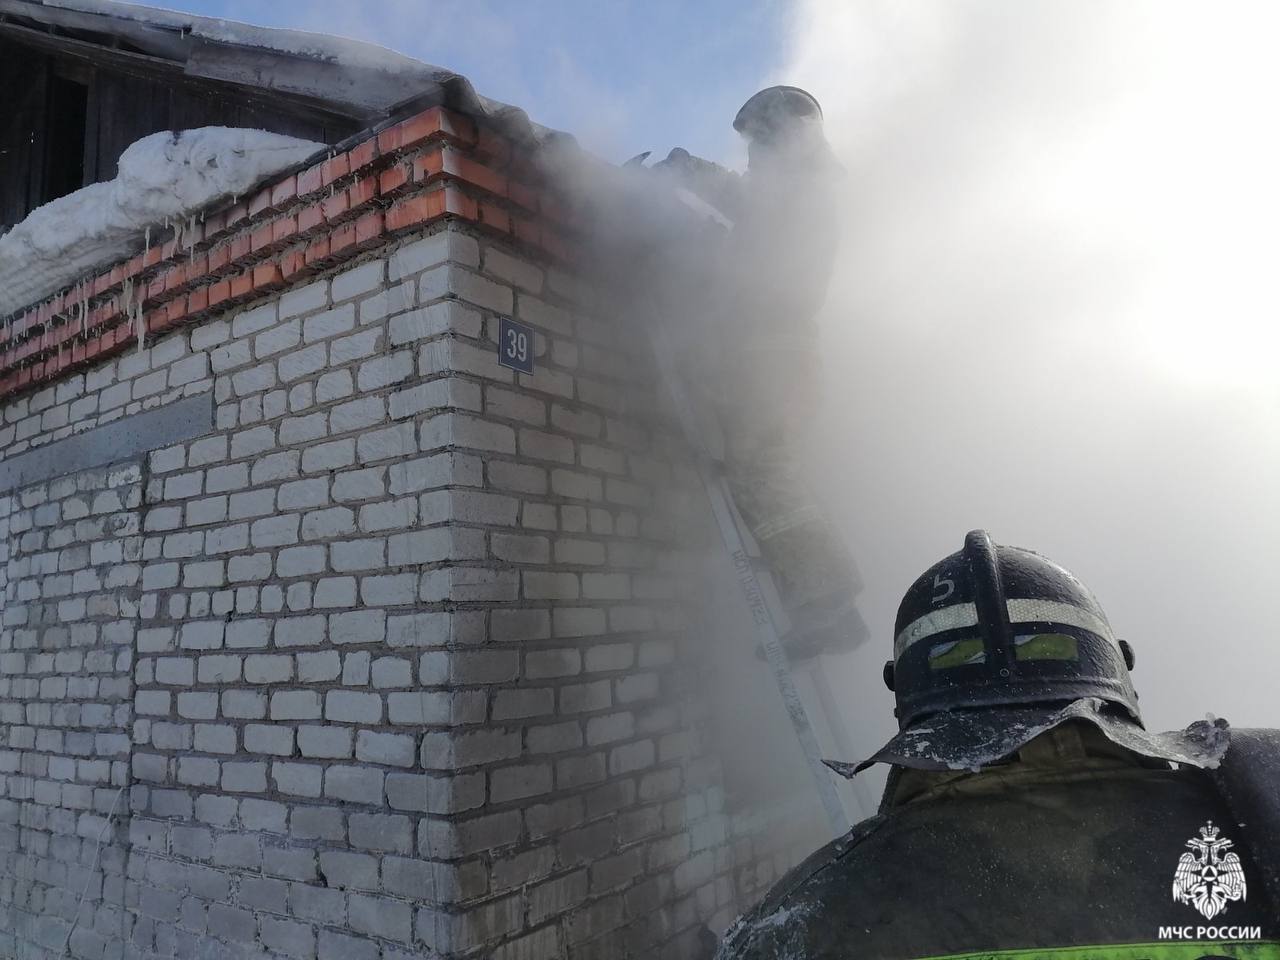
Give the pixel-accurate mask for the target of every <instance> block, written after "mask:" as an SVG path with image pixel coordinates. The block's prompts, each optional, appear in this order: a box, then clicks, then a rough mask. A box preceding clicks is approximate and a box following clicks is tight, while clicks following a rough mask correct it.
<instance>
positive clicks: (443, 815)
mask: <svg viewBox="0 0 1280 960" xmlns="http://www.w3.org/2000/svg"><path fill="white" fill-rule="evenodd" d="M604 306H605V308H606V309H603V310H602V309H601V305H600V304H598V303H595V302H593V301H592V298H591V295H590V293H589V292H587V291H585V288H584V287H583V286H582V285H581V284H580V282H579V278H576V277H574V276H572V275H569V274H567V273H564V272H563V271H560V270H555V269H548V268H545V267H544V265H542V264H541V263H539V262H536V261H534V260H531V259H527V258H526V257H523V256H521V255H520V251H519V250H517V249H516V248H514V247H511V246H508V245H506V244H503V243H500V242H497V241H494V240H491V239H486V238H485V237H484V236H482V235H473V234H471V233H469V232H466V231H465V230H464V229H463V228H460V227H458V226H456V225H447V224H443V223H442V224H440V225H439V227H438V228H437V230H436V232H434V233H432V234H430V235H427V236H415V237H412V238H409V239H407V240H405V241H403V242H401V243H400V244H399V245H398V246H396V247H391V248H384V249H382V250H380V251H378V253H377V254H376V255H375V256H368V255H366V257H365V258H364V260H363V261H361V262H357V263H354V264H351V265H346V266H344V267H343V268H342V269H341V270H338V271H330V272H329V273H328V274H325V275H322V276H321V277H320V278H319V279H311V280H309V282H307V283H306V284H305V285H296V286H293V287H291V288H289V289H286V290H285V291H284V292H283V293H281V294H279V295H276V296H274V297H273V298H272V299H269V300H262V301H259V302H255V303H253V304H251V305H249V306H248V307H247V308H245V309H242V310H239V311H237V312H232V313H229V314H227V315H224V316H221V317H218V318H216V319H213V320H210V321H207V322H205V323H203V324H201V325H198V326H194V327H192V328H190V329H189V330H183V331H179V332H176V333H172V334H169V335H167V336H166V337H165V338H164V339H161V340H160V341H158V342H157V343H155V344H154V345H153V346H152V347H150V348H148V349H146V350H143V351H140V352H135V351H131V352H129V353H126V354H124V355H122V356H120V357H119V358H117V359H115V360H112V361H110V362H108V363H106V364H103V365H102V366H100V367H97V368H94V369H91V370H89V371H87V372H85V373H82V374H75V375H74V376H72V377H71V378H69V379H67V380H65V381H62V382H59V383H57V384H55V385H51V386H49V387H47V388H46V389H44V390H42V391H40V392H39V393H36V394H32V395H30V396H28V397H24V398H20V399H18V400H16V401H11V402H9V403H8V404H7V405H5V407H4V408H3V411H2V412H3V426H0V446H2V447H3V449H4V453H5V457H6V459H7V458H9V457H13V456H15V455H17V454H20V453H22V452H23V451H25V450H28V449H30V448H32V446H33V445H35V446H38V445H39V444H40V443H42V442H44V441H49V440H55V439H58V438H63V437H66V436H69V435H70V434H72V433H73V432H80V431H83V430H88V429H91V428H93V427H96V426H99V425H101V424H105V423H109V422H112V421H114V420H117V419H120V418H123V417H128V416H131V415H134V414H137V413H139V412H141V411H144V410H149V409H159V408H164V407H166V406H169V405H173V404H176V403H178V402H179V401H181V400H182V399H183V398H185V397H190V396H194V395H199V394H202V393H210V392H211V393H212V397H213V402H214V409H213V424H212V427H211V428H208V429H206V430H204V431H203V432H202V433H201V435H198V436H193V437H192V438H191V439H189V440H186V441H183V442H181V443H173V444H169V445H165V446H161V447H159V448H158V449H154V450H151V451H149V452H148V453H147V455H146V456H145V457H143V458H142V459H141V460H140V461H139V462H137V463H133V464H128V463H126V464H116V465H112V466H110V467H95V468H93V469H90V470H86V471H85V472H84V473H82V474H77V475H75V476H73V477H67V478H57V479H52V480H49V481H46V482H44V483H42V484H36V485H32V486H28V487H25V488H21V489H18V490H15V491H13V492H12V493H11V494H9V495H8V496H7V497H3V498H0V523H3V524H7V525H8V535H7V537H6V538H5V541H6V543H7V549H8V550H9V551H10V552H9V556H8V564H7V572H6V577H7V580H6V583H5V606H4V614H3V617H4V619H3V632H2V633H0V851H2V856H3V862H4V864H5V866H6V868H7V870H6V877H5V878H3V879H0V921H3V922H0V929H4V930H6V931H11V932H6V933H0V956H14V955H20V956H23V957H42V956H58V955H59V954H60V951H61V947H62V941H63V938H65V937H66V935H67V932H68V930H69V929H70V920H71V918H72V917H73V916H74V915H75V913H76V906H77V903H78V902H79V900H80V897H81V893H82V891H87V893H85V895H84V898H85V906H84V908H83V909H82V910H81V911H80V913H79V919H78V921H77V924H76V928H75V932H74V935H73V936H72V938H71V948H72V953H73V955H76V956H120V955H124V956H130V957H133V956H137V957H153V956H154V957H173V956H187V955H192V956H217V957H250V956H254V957H257V956H273V957H304V958H312V957H319V958H329V957H338V956H341V957H342V958H343V960H347V958H349V957H351V956H360V957H363V956H370V957H378V956H380V957H382V958H385V960H392V958H398V957H409V956H436V955H439V956H484V957H489V956H494V957H509V958H516V957H519V958H536V957H566V956H567V957H572V958H575V960H576V958H586V957H645V956H664V957H668V956H669V957H682V956H688V957H694V956H699V955H700V954H699V951H700V950H702V949H703V947H702V945H701V941H700V934H699V930H700V928H701V926H702V925H703V924H704V923H710V924H711V925H712V926H713V927H716V928H719V927H722V926H723V925H724V924H725V923H726V922H727V921H728V920H729V919H730V918H731V917H732V916H733V915H734V914H735V913H736V912H737V911H739V910H740V909H742V908H743V907H744V906H745V905H747V904H748V903H749V902H750V901H751V900H752V899H753V898H754V897H755V896H757V895H758V894H759V893H760V892H761V891H762V889H763V888H764V887H765V886H767V884H768V883H769V882H770V881H771V880H772V879H773V878H774V876H775V872H776V869H779V868H782V867H785V866H786V865H788V863H789V858H790V857H791V855H792V853H793V851H792V850H790V849H788V848H787V846H786V844H785V842H784V841H783V840H782V839H780V837H781V834H780V833H778V834H774V835H773V836H772V837H771V836H770V833H771V831H770V830H769V828H768V824H765V823H762V822H760V820H759V817H758V816H756V818H755V819H752V818H751V817H746V818H744V817H742V816H730V815H729V814H728V813H727V812H726V810H725V798H724V793H723V790H722V788H721V778H720V771H719V770H718V766H717V761H716V760H715V756H714V752H713V751H712V750H711V749H710V748H709V746H708V744H707V743H706V742H705V737H704V730H705V727H706V724H707V721H708V718H707V717H706V715H705V713H706V711H705V709H704V708H703V707H702V706H701V705H700V703H699V697H698V695H697V689H696V672H695V671H694V669H693V667H692V666H691V664H696V663H697V660H698V649H697V647H698V644H697V637H696V631H697V626H696V617H697V603H696V601H697V586H698V569H697V567H698V565H697V561H696V557H695V551H696V550H697V549H698V548H699V547H700V546H703V545H704V543H703V542H702V541H700V539H699V538H700V537H701V536H703V534H699V533H698V532H697V531H698V529H699V524H700V523H701V524H702V530H703V531H706V530H707V529H708V528H707V527H706V526H705V518H704V520H703V521H699V520H698V519H697V518H698V517H699V516H700V515H701V514H700V511H702V510H704V509H705V508H704V507H703V506H702V505H701V502H700V499H699V497H700V495H699V493H698V491H697V487H696V482H695V478H694V477H693V475H692V474H691V473H690V471H689V469H688V467H687V464H685V463H684V462H683V460H682V454H681V445H680V443H679V442H678V440H677V439H676V437H675V436H674V434H673V432H672V428H671V425H670V421H669V419H668V418H666V417H663V416H661V415H660V414H659V413H658V411H659V410H660V409H661V399H660V396H659V391H658V388H657V386H656V385H655V382H654V376H653V372H652V368H651V367H650V366H649V365H648V360H647V353H646V350H645V347H644V344H643V341H642V340H641V339H640V338H638V337H637V336H636V331H630V330H627V329H626V328H625V327H622V326H620V325H619V324H617V323H614V322H613V321H612V320H611V319H610V317H609V316H608V311H607V305H604ZM499 315H505V316H515V317H517V318H519V319H520V320H522V321H523V322H525V323H528V324H530V325H531V326H533V327H534V329H535V330H536V331H537V337H536V344H535V354H536V364H537V369H536V372H535V373H534V374H533V375H531V376H526V375H523V374H515V373H513V372H512V371H510V370H508V369H506V368H504V367H501V366H499V365H498V363H497V356H496V354H497V350H496V340H497V317H498V316H499ZM5 511H8V512H7V514H6V512H5ZM128 761H131V764H130V763H129V762H128ZM126 784H128V789H127V790H126V791H125V793H124V795H123V799H122V800H121V802H120V803H119V807H120V809H118V810H117V817H116V820H115V821H114V824H113V826H112V827H110V828H109V829H107V830H106V831H105V833H104V834H103V835H104V842H103V844H102V847H101V851H100V853H99V854H98V856H97V863H96V865H93V864H94V856H95V843H94V839H95V838H96V837H97V836H98V833H99V831H100V829H101V827H102V825H103V824H104V823H105V817H106V814H107V813H108V812H109V811H110V803H111V802H112V800H113V795H114V794H115V793H117V792H118V791H119V788H120V787H121V786H124V785H126ZM91 865H93V866H92V869H90V868H91ZM86 881H87V882H86Z"/></svg>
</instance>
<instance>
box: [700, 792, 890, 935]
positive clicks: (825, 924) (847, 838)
mask: <svg viewBox="0 0 1280 960" xmlns="http://www.w3.org/2000/svg"><path fill="white" fill-rule="evenodd" d="M888 820H889V818H888V817H886V816H883V815H878V816H874V817H870V818H868V819H866V820H863V821H862V822H861V823H859V824H857V825H856V826H855V827H854V828H853V829H852V830H851V831H849V832H848V833H846V834H844V835H843V836H841V837H838V838H837V839H835V840H832V841H831V842H830V843H828V844H827V845H826V846H824V847H820V848H819V849H817V850H815V851H814V852H813V853H811V854H810V855H809V856H808V857H806V858H805V859H804V860H803V861H801V862H800V863H799V864H798V865H797V866H795V867H793V868H792V869H791V870H790V871H789V872H788V873H787V874H786V875H785V876H784V877H783V878H782V879H781V880H779V881H778V882H777V883H776V884H775V885H774V886H773V889H771V890H770V891H769V893H768V895H766V896H765V898H764V899H763V900H761V901H760V903H758V904H757V905H756V906H755V907H754V908H753V909H752V910H750V911H749V912H747V913H746V914H744V915H743V916H742V917H741V918H739V919H738V920H737V921H736V922H735V923H734V924H733V926H731V927H730V928H729V929H728V930H727V931H726V932H725V935H724V941H723V943H722V945H721V947H720V950H719V952H718V953H717V954H716V960H766V958H767V960H775V958H777V957H788V956H797V957H814V958H818V957H822V956H826V955H827V954H825V953H823V952H822V951H823V949H824V947H823V944H825V943H829V936H830V934H831V933H832V931H831V930H830V929H829V928H830V925H831V921H832V920H833V914H832V910H831V907H832V905H833V904H832V894H833V892H834V889H839V888H842V887H843V888H845V889H846V890H847V892H848V893H849V895H850V898H851V899H846V898H845V897H840V898H839V899H840V900H841V901H844V902H846V903H850V902H851V900H852V901H856V900H857V897H858V892H857V891H856V890H851V889H848V888H847V887H846V883H847V881H848V879H849V877H850V876H854V877H856V876H857V875H858V873H859V872H860V871H859V870H858V864H859V861H860V860H862V859H863V856H862V854H863V852H864V850H865V846H864V844H865V842H866V840H867V839H868V838H869V837H871V836H873V835H874V834H875V833H876V831H877V830H878V829H880V828H881V827H882V826H884V824H885V823H887V822H888ZM855 885H856V884H855ZM849 918H850V917H849V916H848V914H847V913H846V916H845V919H849Z"/></svg>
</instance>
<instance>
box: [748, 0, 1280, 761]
mask: <svg viewBox="0 0 1280 960" xmlns="http://www.w3.org/2000/svg"><path fill="white" fill-rule="evenodd" d="M1277 25H1280V11H1277V10H1276V8H1274V7H1271V6H1268V5H1265V4H1246V3H1231V4H1227V5H1224V6H1222V7H1220V8H1215V11H1214V12H1213V14H1212V15H1209V14H1208V13H1207V11H1206V8H1204V7H1203V6H1200V5H1196V4H1191V3H1184V2H1159V3H1156V2H1137V3H1126V4H1109V3H1102V2H1078V0H1069V2H1068V0H1061V2H1059V0H1046V2H1040V3H1034V4H1030V3H1022V2H1017V0H981V2H978V0H956V2H948V3H924V2H911V0H905V2H904V0H860V2H858V3H844V2H840V0H805V2H803V3H802V4H800V6H799V7H798V9H797V16H796V21H795V31H794V35H793V37H792V56H791V62H790V63H789V65H788V66H787V67H786V68H785V69H784V70H783V71H782V72H781V73H780V74H779V75H778V76H776V77H770V78H766V79H767V80H771V81H777V82H787V83H794V84H797V85H800V86H803V87H805V88H807V89H809V90H811V91H812V92H813V93H814V94H815V95H816V96H817V97H818V99H819V100H820V101H821V102H822V104H823V107H824V110H825V113H826V129H827V135H828V137H829V139H830V140H831V141H832V143H833V145H834V146H835V148H836V150H837V152H838V154H839V156H840V158H841V160H842V162H843V163H844V164H845V166H846V167H847V168H848V172H849V174H848V178H847V182H846V188H845V191H844V196H843V211H844V216H843V222H844V244H843V248H842V252H841V255H840V257H839V259H838V263H837V268H836V275H835V278H834V280H833V283H832V288H831V293H830V296H829V298H828V300H827V303H826V306H825V308H824V311H823V315H822V323H823V328H824V345H825V350H826V369H827V401H828V402H827V406H826V409H825V411H824V413H823V415H822V417H821V418H820V420H819V422H818V424H817V427H816V429H815V431H814V436H813V437H812V439H811V441H810V445H811V447H812V457H813V462H814V464H815V476H816V477H817V478H818V483H819V485H820V486H821V488H822V492H823V495H824V498H825V500H826V501H827V502H828V503H829V504H830V506H831V509H832V512H833V516H834V517H835V518H836V519H837V521H838V522H839V523H840V524H841V525H842V527H843V529H845V530H846V531H847V533H848V536H849V537H850V540H851V543H852V545H853V548H854V550H855V553H856V555H857V557H858V559H859V562H860V564H861V568H862V572H863V575H864V578H865V580H866V587H865V589H864V591H863V594H862V596H861V599H860V606H861V609H862V611H863V613H864V615H865V617H866V619H867V620H868V622H869V623H870V625H871V627H872V630H873V636H874V639H873V641H872V642H871V643H870V644H868V645H867V646H865V647H863V648H862V649H861V650H860V651H859V652H858V653H857V654H855V655H853V656H851V657H846V658H843V660H841V661H839V662H837V663H834V664H833V666H834V667H835V668H836V670H837V671H838V676H839V686H840V689H841V693H842V695H843V697H844V699H843V701H842V707H843V709H844V711H845V713H846V715H847V717H848V719H849V720H850V722H851V723H852V724H853V726H854V729H855V734H856V737H857V740H858V745H859V747H860V749H863V750H865V751H867V752H869V751H870V750H872V749H874V748H875V747H876V746H878V744H879V743H880V742H881V741H882V739H883V738H884V737H885V736H886V735H887V734H888V733H889V732H890V731H891V730H892V729H893V721H892V718H891V705H892V699H891V694H889V693H888V692H887V691H885V689H884V688H883V686H882V684H881V682H880V665H881V663H882V662H883V661H884V660H885V659H886V658H887V657H888V655H889V649H890V636H891V633H892V624H893V616H894V612H895V610H896V606H897V603H898V600H899V599H900V597H901V595H902V593H903V592H904V590H905V589H906V587H907V586H908V585H909V584H910V582H911V581H912V580H913V579H914V578H915V577H916V576H917V575H918V574H919V573H920V572H921V571H922V570H924V569H925V568H926V567H927V566H928V565H929V564H931V563H933V562H934V561H935V560H937V559H939V558H941V557H942V556H943V555H945V554H947V553H950V552H952V551H954V550H956V549H959V547H960V545H961V542H962V539H963V536H964V533H965V531H966V530H968V529H970V528H973V527H979V526H981V527H986V528H988V529H989V530H990V531H991V533H992V535H993V537H994V538H995V539H996V540H997V541H998V542H1003V543H1011V544H1016V545H1019V546H1025V547H1029V548H1031V549H1034V550H1037V551H1039V552H1041V553H1044V554H1046V555H1048V556H1050V557H1052V558H1053V559H1055V560H1058V561H1059V562H1061V563H1063V564H1064V565H1065V566H1067V567H1068V568H1070V569H1072V570H1073V571H1074V572H1076V573H1077V574H1078V575H1079V576H1080V577H1081V578H1082V579H1083V580H1084V581H1085V582H1086V583H1088V584H1089V585H1090V586H1091V587H1092V589H1093V590H1094V592H1095V593H1096V594H1097V596H1098V598H1099V600H1100V601H1101V603H1102V605H1103V607H1104V608H1105V609H1106V610H1107V611H1108V614H1109V617H1110V619H1111V622H1112V625H1113V627H1114V628H1115V630H1116V632H1117V635H1119V636H1122V637H1125V638H1126V639H1128V640H1129V641H1130V642H1132V643H1133V644H1134V646H1135V647H1136V650H1137V655H1138V662H1137V669H1136V671H1135V675H1134V681H1135V684H1136V686H1137V688H1138V691H1139V693H1140V694H1141V696H1142V703H1143V707H1144V712H1145V717H1146V721H1147V725H1148V726H1149V727H1152V728H1156V729H1168V728H1171V727H1177V726H1183V725H1185V724H1186V723H1188V722H1190V721H1191V720H1194V719H1197V718H1200V717H1203V716H1204V715H1205V714H1206V713H1210V712H1212V713H1214V714H1215V715H1222V716H1226V717H1227V718H1228V719H1229V720H1230V721H1231V722H1232V723H1233V724H1235V725H1238V726H1261V725H1271V726H1274V725H1275V724H1276V723H1277V719H1278V717H1277V711H1276V708H1275V703H1276V700H1275V694H1274V689H1275V683H1276V678H1277V676H1278V675H1280V649H1278V648H1277V644H1276V641H1275V639H1274V635H1275V633H1276V626H1275V608H1274V603H1275V597H1276V593H1277V590H1276V587H1275V580H1276V571H1275V569H1274V568H1275V565H1276V560H1277V549H1276V543H1277V542H1280V507H1278V506H1277V496H1276V491H1277V490H1278V489H1280V431H1278V430H1277V428H1278V427H1280V416H1278V415H1277V411H1278V406H1277V402H1278V399H1280V388H1278V386H1277V382H1276V359H1275V358H1276V347H1277V341H1278V340H1280V327H1278V326H1277V324H1276V322H1275V321H1276V315H1277V305H1278V304H1277V299H1278V298H1277V295H1276V292H1275V288H1274V285H1273V284H1272V283H1271V282H1270V276H1271V274H1272V272H1273V271H1274V264H1275V262H1276V261H1277V256H1276V255H1277V252H1278V251H1277V249H1276V248H1277V241H1276V238H1275V234H1274V229H1273V225H1274V224H1275V223H1276V222H1277V220H1280V216H1278V215H1280V186H1278V185H1277V178H1276V176H1275V173H1274V171H1275V170H1276V169H1280V164H1278V163H1277V161H1278V160H1280V133H1278V132H1277V127H1276V124H1275V123H1274V121H1273V120H1271V119H1270V116H1271V114H1272V112H1273V111H1272V109H1271V99H1272V94H1271V91H1273V90H1274V89H1276V84H1277V80H1278V79H1280V77H1278V76H1277V74H1278V73H1280V68H1278V67H1277V66H1276V64H1275V61H1274V58H1273V57H1271V55H1270V51H1269V44H1270V41H1269V39H1268V38H1270V37H1273V36H1274V35H1275V27H1276V26H1277Z"/></svg>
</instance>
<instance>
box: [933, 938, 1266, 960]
mask: <svg viewBox="0 0 1280 960" xmlns="http://www.w3.org/2000/svg"><path fill="white" fill-rule="evenodd" d="M1044 957H1052V958H1053V960H1201V958H1202V957H1230V958H1231V960H1280V940H1244V941H1240V940H1234V941H1233V940H1160V941H1158V942H1156V943H1107V944H1099V945H1097V946H1091V947H1036V948H1033V949H1029V950H993V951H984V952H981V953H952V954H947V955H945V956H935V957H922V958H921V960H1041V958H1044Z"/></svg>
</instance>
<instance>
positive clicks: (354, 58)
mask: <svg viewBox="0 0 1280 960" xmlns="http://www.w3.org/2000/svg"><path fill="white" fill-rule="evenodd" d="M28 2H29V0H28ZM37 2H38V3H39V4H40V5H41V6H45V7H55V8H60V9H63V10H75V11H77V12H79V13H92V14H99V15H102V16H107V17H113V18H115V19H118V20H132V21H135V22H137V23H142V24H146V25H148V26H156V27H169V28H171V29H174V30H177V31H180V32H182V33H185V34H189V35H190V36H193V37H199V38H200V39H203V40H213V41H216V42H218V43H228V44H233V45H235V46H242V47H257V48H260V49H263V50H274V51H276V52H277V53H286V54H290V55H292V56H298V57H306V58H309V59H314V60H325V61H328V62H331V63H342V64H344V65H346V66H349V67H363V68H367V69H377V70H383V71H386V72H389V73H401V74H406V75H410V76H412V75H420V74H421V73H422V72H423V71H424V70H426V71H428V72H434V73H445V74H448V73H450V71H448V70H445V69H444V68H442V67H433V66H431V65H430V64H427V63H423V62H422V61H421V60H417V59H414V58H413V57H409V56H406V55H405V54H403V53H398V52H397V51H395V50H391V49H389V48H388V47H383V46H380V45H379V44H376V43H368V42H366V41H363V40H352V39H350V38H348V37H336V36H332V35H329V34H324V33H311V32H309V31H306V30H289V29H285V28H281V27H258V26H254V25H253V24H249V23H242V22H240V21H239V20H226V19H223V18H221V17H201V16H197V15H195V14H192V13H183V12H181V11H178V10H166V9H164V8H163V7H149V6H144V5H143V4H138V3H122V2H118V0H37Z"/></svg>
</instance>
